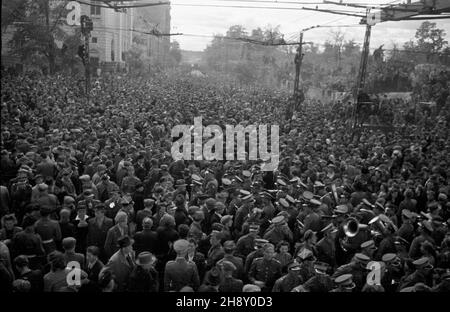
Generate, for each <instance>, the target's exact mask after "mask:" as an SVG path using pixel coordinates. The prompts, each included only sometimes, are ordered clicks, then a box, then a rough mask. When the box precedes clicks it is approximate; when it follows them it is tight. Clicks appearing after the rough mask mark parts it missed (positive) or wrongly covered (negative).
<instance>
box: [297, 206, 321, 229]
mask: <svg viewBox="0 0 450 312" xmlns="http://www.w3.org/2000/svg"><path fill="white" fill-rule="evenodd" d="M303 209H304V213H305V215H306V216H305V219H304V220H303V224H304V226H303V228H302V230H301V231H300V232H301V235H303V234H304V233H305V232H306V231H307V230H312V231H313V232H318V231H320V230H321V229H322V221H321V219H320V216H319V214H318V213H317V212H315V211H314V210H313V209H314V208H313V207H312V205H311V204H309V205H304V206H303Z"/></svg>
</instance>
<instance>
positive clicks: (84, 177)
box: [79, 174, 91, 181]
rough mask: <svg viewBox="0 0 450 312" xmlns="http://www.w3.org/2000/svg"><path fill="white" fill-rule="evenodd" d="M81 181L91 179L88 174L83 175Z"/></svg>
mask: <svg viewBox="0 0 450 312" xmlns="http://www.w3.org/2000/svg"><path fill="white" fill-rule="evenodd" d="M79 179H80V181H90V180H91V177H90V176H89V175H87V174H83V175H82V176H80V177H79Z"/></svg>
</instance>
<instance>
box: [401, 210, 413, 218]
mask: <svg viewBox="0 0 450 312" xmlns="http://www.w3.org/2000/svg"><path fill="white" fill-rule="evenodd" d="M402 216H404V217H405V218H406V219H411V218H412V214H411V211H409V210H408V209H403V210H402Z"/></svg>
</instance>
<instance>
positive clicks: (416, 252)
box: [409, 220, 435, 259]
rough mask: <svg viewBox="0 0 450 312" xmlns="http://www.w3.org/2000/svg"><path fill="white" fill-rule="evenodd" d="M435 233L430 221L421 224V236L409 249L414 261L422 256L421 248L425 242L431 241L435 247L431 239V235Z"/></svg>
mask: <svg viewBox="0 0 450 312" xmlns="http://www.w3.org/2000/svg"><path fill="white" fill-rule="evenodd" d="M432 232H433V227H432V226H431V222H430V221H428V220H424V221H422V222H421V223H420V226H419V233H420V235H419V236H416V237H415V238H414V239H413V241H412V243H411V247H410V249H409V257H410V258H412V259H418V258H419V257H420V255H421V252H420V246H421V245H422V243H423V242H425V241H429V242H430V243H431V244H433V246H434V245H435V241H434V239H433V238H432V237H431V233H432Z"/></svg>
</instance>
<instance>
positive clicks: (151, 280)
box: [128, 251, 159, 292]
mask: <svg viewBox="0 0 450 312" xmlns="http://www.w3.org/2000/svg"><path fill="white" fill-rule="evenodd" d="M155 261H156V258H155V256H154V255H153V254H152V253H151V252H147V251H144V252H141V253H139V255H138V258H137V260H136V266H135V267H134V269H133V271H132V272H131V274H130V278H129V280H128V291H129V292H158V290H159V278H158V272H157V271H156V270H155V268H154V267H153V264H154V263H155Z"/></svg>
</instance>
